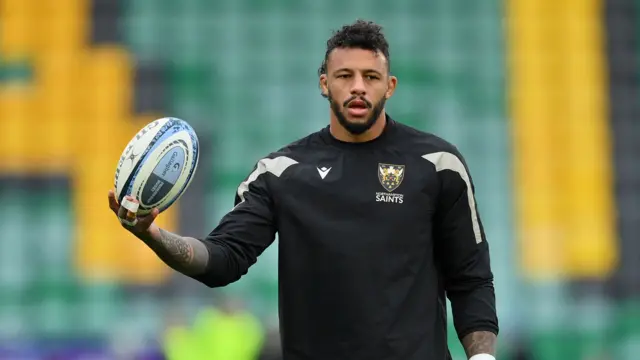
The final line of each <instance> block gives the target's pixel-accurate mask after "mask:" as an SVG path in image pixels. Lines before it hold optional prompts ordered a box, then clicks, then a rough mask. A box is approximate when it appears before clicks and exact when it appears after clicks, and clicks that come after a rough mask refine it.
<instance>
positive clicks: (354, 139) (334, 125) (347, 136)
mask: <svg viewBox="0 0 640 360" xmlns="http://www.w3.org/2000/svg"><path fill="white" fill-rule="evenodd" d="M386 125H387V116H386V114H385V112H384V111H383V112H382V113H381V114H380V117H379V118H378V121H376V123H375V124H373V126H371V127H370V128H369V129H368V130H367V131H365V132H364V133H362V134H358V135H354V134H352V133H350V132H349V131H347V129H345V128H344V127H343V126H342V125H340V122H338V119H336V117H335V116H334V115H333V114H332V116H331V122H330V123H329V132H330V133H331V136H333V137H334V138H336V139H338V140H340V141H343V142H349V143H363V142H367V141H371V140H375V139H377V138H378V137H379V136H380V135H382V133H383V132H384V128H385V126H386Z"/></svg>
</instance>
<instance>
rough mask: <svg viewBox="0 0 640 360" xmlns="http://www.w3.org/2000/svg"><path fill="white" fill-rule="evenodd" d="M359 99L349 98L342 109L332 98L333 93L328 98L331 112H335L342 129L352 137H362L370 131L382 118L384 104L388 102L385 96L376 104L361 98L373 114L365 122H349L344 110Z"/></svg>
mask: <svg viewBox="0 0 640 360" xmlns="http://www.w3.org/2000/svg"><path fill="white" fill-rule="evenodd" d="M357 98H358V96H353V97H351V98H349V99H348V100H347V101H345V102H344V103H343V104H342V108H340V104H339V102H337V101H336V100H335V99H334V98H333V96H331V92H329V96H328V99H329V104H330V106H331V111H333V113H334V114H335V115H336V118H337V119H338V122H339V123H340V125H342V127H343V128H345V129H346V130H347V131H348V132H349V133H350V134H352V135H361V134H364V133H365V132H366V131H367V130H369V129H370V128H371V127H372V126H373V125H374V124H375V123H376V122H377V121H378V118H379V117H380V114H381V113H382V110H383V109H384V104H385V102H386V101H387V99H386V98H385V97H384V96H383V97H382V99H380V101H378V102H377V103H376V104H371V103H370V102H369V101H368V100H366V99H365V98H362V97H361V98H360V100H362V101H364V102H365V103H366V104H367V108H369V109H370V110H371V114H370V115H369V117H368V118H367V119H366V120H365V121H364V122H354V121H349V120H348V119H347V116H346V115H345V114H344V112H343V111H342V110H344V109H346V108H347V106H348V105H349V103H350V102H351V101H353V100H355V99H357Z"/></svg>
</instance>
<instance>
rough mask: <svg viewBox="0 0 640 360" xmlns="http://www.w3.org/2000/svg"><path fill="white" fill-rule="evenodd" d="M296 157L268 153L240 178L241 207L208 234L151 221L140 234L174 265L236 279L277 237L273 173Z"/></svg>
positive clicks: (203, 278)
mask: <svg viewBox="0 0 640 360" xmlns="http://www.w3.org/2000/svg"><path fill="white" fill-rule="evenodd" d="M295 163H296V162H295V161H293V160H291V159H289V158H287V157H278V158H275V159H270V158H265V159H262V160H260V161H259V162H258V164H257V165H256V167H255V168H254V171H253V172H252V173H251V174H250V175H249V176H248V177H247V178H246V179H245V180H244V181H243V182H242V183H241V184H240V186H239V187H238V190H237V192H236V196H235V207H234V208H233V209H232V210H231V211H230V212H229V213H227V214H226V215H225V216H224V217H223V218H222V219H221V220H220V223H219V224H218V226H217V227H216V228H215V229H214V230H213V231H212V232H211V233H210V234H209V235H208V236H207V237H206V238H204V239H196V238H192V237H185V236H180V235H177V234H174V233H171V232H169V231H166V230H164V229H160V228H159V227H158V226H156V225H153V224H152V225H151V227H149V230H148V231H147V232H146V235H144V236H139V237H140V239H141V240H142V241H143V242H144V243H145V244H146V245H147V246H149V248H151V250H153V251H154V252H155V253H156V254H157V255H158V257H159V258H160V259H161V260H162V261H164V262H165V263H166V264H167V265H168V266H169V267H171V268H172V269H174V270H176V271H178V272H180V273H182V274H184V275H187V276H190V277H192V278H193V279H195V280H197V281H200V282H202V283H203V284H205V285H207V286H209V287H220V286H225V285H227V284H230V283H232V282H234V281H236V280H238V279H240V277H241V276H243V275H244V274H246V273H247V272H248V270H249V267H251V266H252V265H253V264H254V263H255V262H256V261H257V258H258V256H259V255H260V254H261V253H262V252H263V251H264V250H265V249H266V248H267V247H268V246H269V245H270V244H271V243H272V242H273V241H274V239H275V233H276V224H275V214H274V211H275V210H274V206H273V200H272V197H271V194H270V190H269V185H268V177H273V176H276V177H279V176H280V175H281V174H282V172H284V170H286V169H287V168H288V167H289V166H290V165H293V164H295Z"/></svg>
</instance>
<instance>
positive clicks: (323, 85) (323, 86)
mask: <svg viewBox="0 0 640 360" xmlns="http://www.w3.org/2000/svg"><path fill="white" fill-rule="evenodd" d="M318 85H319V86H320V93H321V94H322V96H323V97H325V98H326V97H329V86H328V85H327V74H321V75H320V79H319V81H318Z"/></svg>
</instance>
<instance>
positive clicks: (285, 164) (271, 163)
mask: <svg viewBox="0 0 640 360" xmlns="http://www.w3.org/2000/svg"><path fill="white" fill-rule="evenodd" d="M297 163H298V162H297V161H295V160H293V159H291V158H288V157H286V156H278V157H277V158H273V159H269V158H264V159H261V160H260V161H258V166H256V169H255V170H253V172H252V173H251V174H250V175H249V177H248V178H247V180H245V181H243V182H241V183H240V186H238V196H239V197H240V202H243V201H244V193H245V192H247V191H249V184H251V183H252V182H254V181H256V179H257V178H258V177H259V176H260V175H262V174H264V173H267V172H269V173H272V174H273V175H275V176H277V177H280V175H282V173H283V172H284V171H285V170H287V168H289V166H291V165H294V164H297Z"/></svg>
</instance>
